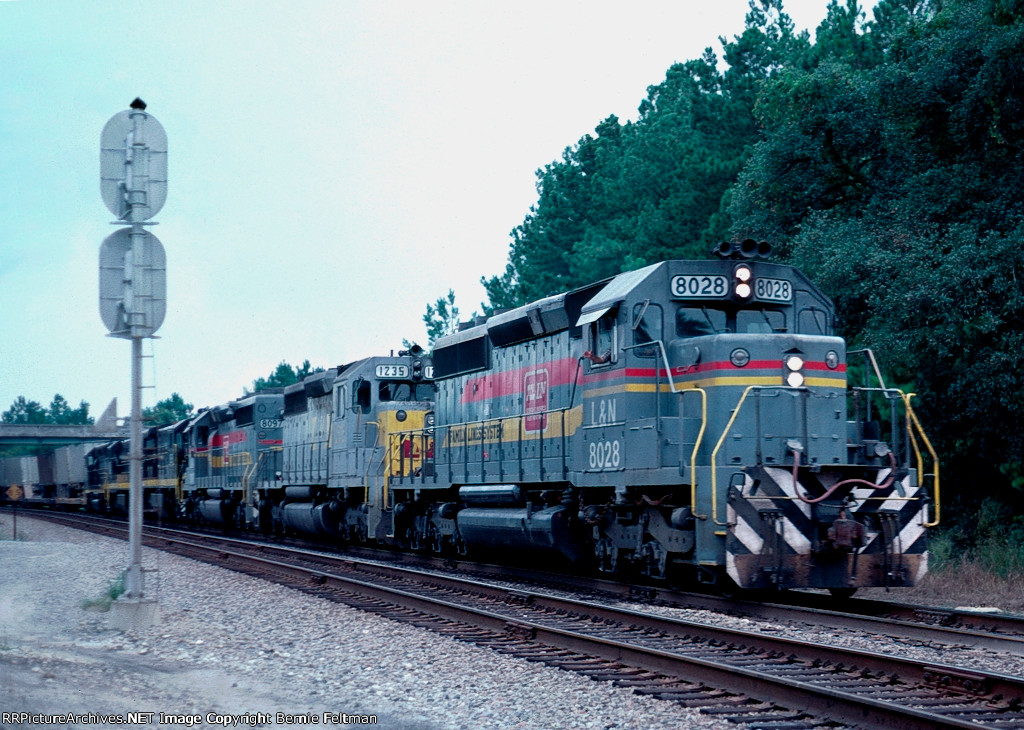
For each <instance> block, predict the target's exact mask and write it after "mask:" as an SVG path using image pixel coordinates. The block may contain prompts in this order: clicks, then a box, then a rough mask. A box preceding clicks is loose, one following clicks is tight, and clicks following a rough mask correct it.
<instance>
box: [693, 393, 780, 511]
mask: <svg viewBox="0 0 1024 730" xmlns="http://www.w3.org/2000/svg"><path fill="white" fill-rule="evenodd" d="M781 387H783V386H780V385H769V386H765V385H748V386H747V387H746V389H745V390H744V391H743V395H741V396H740V400H739V403H737V404H736V407H735V408H733V410H732V416H730V417H729V422H728V423H727V424H725V428H724V429H723V430H722V435H721V437H720V438H719V439H718V443H717V444H715V448H714V449H712V450H711V520H712V521H713V522H714V523H715V524H716V525H720V526H722V527H727V526H728V525H729V523H728V522H720V521H719V519H718V462H717V458H718V451H719V449H721V448H722V444H724V443H725V437H726V436H728V435H729V431H730V430H732V424H733V423H735V422H736V416H738V415H739V414H740V410H741V409H742V408H743V402H744V401H745V400H746V399H747V396H748V395H749V394H750V391H752V390H754V389H755V388H759V389H760V388H771V389H773V390H774V389H776V388H781Z"/></svg>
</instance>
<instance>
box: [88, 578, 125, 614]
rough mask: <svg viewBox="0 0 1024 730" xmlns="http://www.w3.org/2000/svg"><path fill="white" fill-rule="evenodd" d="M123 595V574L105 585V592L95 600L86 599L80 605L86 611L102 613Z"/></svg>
mask: <svg viewBox="0 0 1024 730" xmlns="http://www.w3.org/2000/svg"><path fill="white" fill-rule="evenodd" d="M122 593H124V573H123V572H122V573H121V575H119V576H117V577H116V578H114V580H112V581H110V583H108V584H107V590H106V591H104V592H103V594H101V595H100V596H98V597H97V598H86V599H84V600H83V601H82V603H81V604H80V605H81V607H82V608H83V609H85V610H86V611H99V612H101V613H104V612H106V611H109V610H110V604H112V603H113V602H114V601H116V600H117V599H118V597H119V596H120V595H121V594H122Z"/></svg>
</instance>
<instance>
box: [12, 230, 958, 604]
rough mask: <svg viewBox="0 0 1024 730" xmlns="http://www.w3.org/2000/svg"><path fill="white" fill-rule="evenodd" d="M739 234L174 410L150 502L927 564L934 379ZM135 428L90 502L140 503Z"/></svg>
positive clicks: (722, 568)
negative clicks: (922, 406)
mask: <svg viewBox="0 0 1024 730" xmlns="http://www.w3.org/2000/svg"><path fill="white" fill-rule="evenodd" d="M716 253H718V254H719V259H718V260H705V261H666V262H663V263H659V264H654V265H652V266H648V267H645V268H642V269H639V270H636V271H630V272H627V273H623V274H620V275H618V276H615V277H613V278H611V279H608V280H605V281H601V282H597V283H595V284H592V285H589V286H586V287H582V288H580V289H576V290H573V291H570V292H566V293H563V294H558V295H556V296H552V297H548V298H546V299H542V300H540V301H537V302H533V303H531V304H528V305H526V306H523V307H520V308H518V309H515V310H512V311H508V312H503V313H501V314H497V315H495V316H492V317H490V318H486V319H485V318H480V319H479V320H478V321H476V322H474V323H471V324H470V325H467V326H464V327H463V328H462V329H461V330H460V331H459V332H456V333H454V334H451V335H449V336H447V337H444V338H442V339H440V340H438V342H437V343H436V346H435V349H434V352H433V356H432V359H431V358H428V357H426V356H425V353H423V352H422V351H421V350H419V348H413V349H412V350H409V351H404V352H400V353H399V354H398V355H397V356H388V357H373V358H368V359H365V360H359V361H357V362H354V363H350V364H348V365H344V366H340V367H337V368H332V369H330V370H327V371H325V372H320V373H316V374H314V375H311V376H309V377H308V378H306V379H305V380H304V381H303V382H301V383H298V384H296V385H293V386H290V387H288V388H286V389H283V390H280V389H279V390H276V391H274V390H270V391H261V392H259V393H256V394H253V395H249V396H247V397H245V398H243V399H241V400H238V401H233V402H231V403H228V404H225V405H222V406H218V407H214V408H210V409H204V410H202V411H200V413H199V414H198V415H197V416H195V417H194V418H193V419H191V420H190V421H185V422H182V423H179V424H175V425H173V426H167V427H163V428H159V429H151V430H150V431H149V432H147V441H146V447H147V448H146V465H147V466H146V469H145V470H144V471H145V477H146V479H145V486H146V499H147V505H146V506H147V509H148V510H149V511H150V512H151V513H152V512H154V511H155V512H159V513H160V514H169V513H174V512H175V511H177V513H178V514H179V515H181V516H184V517H186V518H187V519H189V520H192V521H196V522H206V523H212V524H221V525H225V526H230V527H232V528H237V529H245V528H251V529H259V530H262V531H264V532H268V533H278V534H279V533H285V532H289V533H300V534H307V535H313V536H317V537H320V538H323V539H328V540H336V541H376V542H378V543H381V544H390V545H395V546H398V547H403V548H407V549H414V550H429V551H434V552H438V553H448V554H465V553H467V552H477V553H491V554H498V555H501V556H504V557H515V556H519V555H533V556H535V557H537V556H539V557H540V558H541V559H545V560H546V559H557V560H559V561H561V562H568V563H570V564H575V565H576V566H577V567H578V569H580V570H591V569H594V570H599V571H604V572H607V573H621V574H624V575H643V576H649V577H651V578H655V579H667V580H669V581H673V582H679V583H693V582H699V583H711V584H716V585H720V586H725V587H730V588H731V587H733V586H739V587H742V588H766V587H773V588H787V587H817V588H828V589H830V590H832V591H833V592H835V593H838V594H849V593H850V592H852V591H853V590H854V589H856V588H857V587H859V586H899V585H913V584H915V583H916V582H917V581H919V580H920V578H921V577H922V576H923V575H924V573H925V572H926V570H927V542H926V533H927V528H929V527H932V526H934V525H935V524H937V521H938V511H939V481H938V461H937V459H936V457H935V454H934V452H933V451H932V449H931V446H930V444H929V442H928V440H927V438H926V436H925V435H924V433H923V431H922V430H921V427H920V424H919V423H918V422H917V418H916V416H915V415H914V411H913V409H912V408H911V403H910V401H911V396H910V395H908V394H905V393H903V392H901V391H900V390H898V389H895V388H889V387H886V385H885V383H884V380H883V378H882V376H881V373H880V372H879V370H878V367H877V365H876V363H875V360H874V357H873V356H872V354H871V353H870V352H869V351H862V352H857V353H848V352H847V351H846V348H845V344H844V342H843V340H842V339H841V338H839V337H837V336H836V334H835V310H834V307H833V305H832V303H831V302H830V301H829V300H828V298H827V297H825V296H824V295H823V294H822V293H821V292H820V291H819V290H818V289H817V288H816V287H815V286H814V285H813V284H811V283H810V282H809V281H808V280H807V279H806V278H805V277H804V276H803V275H802V274H801V273H800V272H799V271H797V270H796V269H794V268H793V267H791V266H785V265H779V264H773V263H769V262H767V261H764V260H762V258H763V254H765V253H766V247H765V246H764V245H762V246H759V245H758V244H756V243H754V242H753V241H746V242H744V243H743V244H740V245H729V244H723V245H722V246H720V247H718V249H717V250H716ZM848 358H849V360H848ZM848 364H849V369H848ZM854 373H856V377H855V378H854V377H853V374H854ZM853 379H856V380H857V381H858V382H860V383H862V384H860V385H854V384H853V383H852V382H851V381H852V380H853ZM123 446H124V445H123V444H118V443H109V444H100V445H97V446H95V447H93V448H91V449H87V450H86V458H87V461H88V462H89V464H90V469H89V480H88V484H87V485H85V486H84V487H81V486H80V487H78V491H79V492H82V491H84V496H83V497H82V501H83V503H87V504H88V505H89V506H91V507H101V508H119V509H124V508H125V506H126V500H127V474H126V472H127V468H126V462H125V459H126V456H125V455H124V454H123V453H122V452H125V451H126V449H125V448H122V447H123ZM12 469H13V467H12ZM58 489H59V488H58ZM39 491H40V493H42V492H43V490H42V489H40V490H39ZM51 491H52V490H51ZM72 491H74V490H72Z"/></svg>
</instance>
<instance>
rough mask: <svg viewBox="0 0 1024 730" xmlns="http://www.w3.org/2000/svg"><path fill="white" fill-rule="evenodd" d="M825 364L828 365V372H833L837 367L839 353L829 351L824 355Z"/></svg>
mask: <svg viewBox="0 0 1024 730" xmlns="http://www.w3.org/2000/svg"><path fill="white" fill-rule="evenodd" d="M825 364H826V365H828V369H829V370H835V369H836V368H837V367H839V353H838V352H836V351H835V350H829V351H828V352H826V353H825Z"/></svg>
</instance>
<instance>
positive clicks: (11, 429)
mask: <svg viewBox="0 0 1024 730" xmlns="http://www.w3.org/2000/svg"><path fill="white" fill-rule="evenodd" d="M128 436H129V432H128V429H127V428H117V427H115V428H102V429H101V428H97V427H96V426H57V425H53V424H49V423H46V424H27V425H26V424H12V423H0V445H8V444H47V445H51V444H52V445H54V446H60V445H62V444H77V443H82V442H83V441H111V440H113V439H120V438H128Z"/></svg>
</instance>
